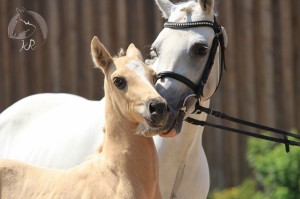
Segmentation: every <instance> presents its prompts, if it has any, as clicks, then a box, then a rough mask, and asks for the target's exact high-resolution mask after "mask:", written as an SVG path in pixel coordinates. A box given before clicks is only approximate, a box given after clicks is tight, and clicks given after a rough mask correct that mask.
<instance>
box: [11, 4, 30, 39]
mask: <svg viewBox="0 0 300 199" xmlns="http://www.w3.org/2000/svg"><path fill="white" fill-rule="evenodd" d="M16 10H17V17H16V19H15V28H14V29H13V31H12V34H13V36H14V39H26V38H29V37H31V36H32V35H33V34H34V33H35V30H36V27H35V25H33V24H32V23H33V22H34V20H35V18H34V17H33V16H32V15H31V14H30V13H29V12H28V11H26V10H25V8H22V9H18V8H17V9H16Z"/></svg>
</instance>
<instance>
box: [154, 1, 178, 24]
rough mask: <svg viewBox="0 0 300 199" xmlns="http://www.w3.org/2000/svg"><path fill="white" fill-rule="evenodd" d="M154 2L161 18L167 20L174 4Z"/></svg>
mask: <svg viewBox="0 0 300 199" xmlns="http://www.w3.org/2000/svg"><path fill="white" fill-rule="evenodd" d="M155 2H156V5H157V6H158V7H159V9H160V10H161V12H162V16H163V18H165V19H168V18H169V17H170V15H171V10H172V7H173V6H174V4H173V3H172V2H171V1H169V0H155Z"/></svg>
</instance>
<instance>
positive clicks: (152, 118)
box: [91, 37, 169, 136]
mask: <svg viewBox="0 0 300 199" xmlns="http://www.w3.org/2000/svg"><path fill="white" fill-rule="evenodd" d="M91 51H92V56H93V61H94V63H95V64H96V66H98V67H99V68H101V69H102V71H103V73H104V75H105V80H104V87H105V96H106V100H110V102H111V104H112V106H113V107H114V108H113V109H114V110H115V111H117V114H120V115H122V116H123V117H124V118H126V120H128V121H129V122H130V123H132V124H136V125H137V128H138V131H137V133H138V134H142V135H144V136H153V135H156V134H159V133H163V132H162V131H161V129H164V125H165V124H166V121H167V119H168V117H169V108H168V105H167V103H166V101H165V100H164V99H163V98H162V97H161V96H160V95H159V94H158V93H157V92H156V90H155V88H154V82H155V77H156V74H155V72H154V71H153V70H152V69H151V68H149V67H148V66H146V65H145V64H144V63H143V58H142V55H141V53H140V51H139V50H138V49H137V48H136V47H135V46H134V45H133V44H131V45H129V47H128V49H127V52H126V55H123V56H119V57H116V58H112V57H111V55H110V54H109V53H108V51H107V50H106V48H105V47H104V46H103V44H102V43H101V42H100V41H99V40H98V38H97V37H94V38H93V40H92V43H91ZM106 111H111V110H106ZM115 113H116V112H114V113H111V114H115Z"/></svg>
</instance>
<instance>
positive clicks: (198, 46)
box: [192, 43, 208, 56]
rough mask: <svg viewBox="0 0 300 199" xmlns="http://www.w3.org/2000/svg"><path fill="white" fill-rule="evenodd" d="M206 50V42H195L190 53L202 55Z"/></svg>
mask: <svg viewBox="0 0 300 199" xmlns="http://www.w3.org/2000/svg"><path fill="white" fill-rule="evenodd" d="M207 52H208V46H207V45H206V44H203V43H195V44H194V45H193V46H192V53H193V54H194V55H195V56H204V55H206V54H207Z"/></svg>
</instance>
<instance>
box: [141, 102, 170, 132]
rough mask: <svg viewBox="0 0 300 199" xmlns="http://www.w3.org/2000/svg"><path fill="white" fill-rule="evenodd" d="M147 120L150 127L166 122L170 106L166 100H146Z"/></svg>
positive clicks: (159, 125)
mask: <svg viewBox="0 0 300 199" xmlns="http://www.w3.org/2000/svg"><path fill="white" fill-rule="evenodd" d="M147 108H148V114H149V120H148V121H147V122H148V124H149V125H150V126H152V127H161V126H163V125H165V124H166V122H167V120H168V118H169V115H170V108H169V106H168V104H167V102H166V101H165V100H164V99H162V98H155V99H151V100H149V101H148V102H147Z"/></svg>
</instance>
